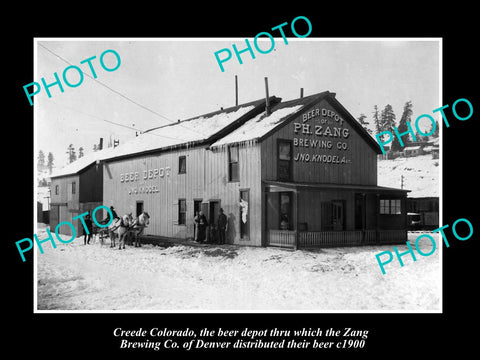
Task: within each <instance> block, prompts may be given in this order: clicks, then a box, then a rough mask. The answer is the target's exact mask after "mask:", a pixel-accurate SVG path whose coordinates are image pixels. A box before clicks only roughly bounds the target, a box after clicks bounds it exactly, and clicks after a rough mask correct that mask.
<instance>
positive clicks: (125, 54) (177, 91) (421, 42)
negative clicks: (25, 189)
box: [25, 37, 443, 168]
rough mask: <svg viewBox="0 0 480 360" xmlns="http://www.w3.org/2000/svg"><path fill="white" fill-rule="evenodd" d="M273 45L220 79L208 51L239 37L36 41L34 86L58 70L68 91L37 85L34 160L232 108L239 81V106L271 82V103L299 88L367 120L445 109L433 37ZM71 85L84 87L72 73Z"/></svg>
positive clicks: (263, 43)
mask: <svg viewBox="0 0 480 360" xmlns="http://www.w3.org/2000/svg"><path fill="white" fill-rule="evenodd" d="M260 39H261V40H260V41H259V42H258V44H259V47H260V48H261V49H268V48H269V47H270V40H268V38H265V39H266V40H265V39H263V40H262V38H260ZM274 40H275V47H274V50H272V51H271V52H269V53H267V54H261V53H259V52H258V51H256V49H255V48H254V47H253V45H252V47H253V51H254V54H255V59H252V57H251V55H250V54H249V52H245V53H242V54H241V57H242V60H243V64H240V63H239V62H238V60H237V59H236V57H235V54H233V55H232V58H231V59H230V60H229V61H226V62H224V63H223V66H224V68H225V71H224V72H222V71H221V70H220V67H219V65H218V64H217V61H216V59H215V55H214V53H215V52H216V51H219V50H221V49H224V48H228V49H229V50H230V51H231V52H232V53H233V49H232V44H236V46H237V48H238V49H239V50H241V49H244V48H245V46H246V45H245V38H232V39H225V38H221V39H220V38H219V39H213V38H205V39H182V38H169V39H162V38H157V39H150V38H149V39H140V38H129V39H95V38H88V39H77V38H74V39H69V38H59V39H50V38H48V39H36V42H35V50H36V55H35V57H36V61H35V62H34V63H35V69H34V79H32V82H33V81H36V82H38V83H41V79H42V78H44V79H45V82H46V83H47V84H50V83H53V82H54V73H55V72H56V73H57V74H58V76H59V78H60V79H61V81H62V84H63V87H64V92H63V93H62V92H61V91H60V89H59V87H58V86H56V85H54V86H52V87H50V92H51V98H49V97H48V96H47V94H46V92H45V89H43V88H42V90H41V92H40V93H39V94H38V95H35V97H34V103H35V105H34V117H35V133H36V147H35V159H36V158H37V155H36V154H38V151H39V150H42V151H43V152H44V153H45V154H47V153H48V152H52V153H53V155H54V158H55V161H54V163H55V166H56V167H57V168H60V167H62V166H64V165H66V163H67V155H66V151H67V147H68V146H69V144H73V146H74V148H75V149H78V148H79V147H83V148H84V149H85V150H84V153H89V152H91V151H92V149H93V145H94V144H96V143H98V142H99V138H100V137H102V138H103V139H104V144H106V143H108V142H109V141H110V139H119V140H120V142H121V143H123V142H125V141H128V140H129V139H131V138H133V137H135V131H136V130H137V131H144V130H147V129H150V128H153V127H157V126H160V125H165V124H169V123H171V122H175V121H177V120H178V119H187V118H190V117H194V116H198V115H201V114H205V113H209V112H212V111H216V110H219V109H220V107H224V108H226V107H230V106H234V105H235V75H237V76H238V97H239V103H240V104H241V103H245V102H249V101H252V100H257V99H260V98H263V97H264V96H265V81H264V78H265V77H268V85H269V95H270V96H272V95H274V96H277V97H281V98H282V99H283V100H291V99H295V98H298V97H299V96H300V88H303V89H304V95H305V96H308V95H311V94H315V93H319V92H322V91H326V90H328V91H330V92H334V93H336V98H337V99H338V100H339V101H340V103H342V104H343V106H344V107H345V108H346V109H347V110H348V111H349V112H350V113H351V114H352V115H353V116H354V117H355V118H358V117H359V115H360V114H361V113H363V114H365V115H366V116H367V121H371V120H372V112H373V107H374V105H377V106H378V108H379V109H380V110H381V109H383V108H384V107H385V105H387V104H390V105H392V107H393V110H394V112H395V115H396V117H397V121H398V120H399V119H400V117H401V115H402V111H403V106H404V104H405V102H407V101H412V103H413V116H412V120H414V119H416V117H417V116H419V115H421V114H430V115H433V114H432V110H433V109H436V108H438V107H440V106H441V105H443V104H441V97H440V87H441V78H440V73H441V68H440V67H441V58H440V50H441V49H440V46H441V44H440V42H439V40H437V39H395V40H392V39H388V38H386V39H369V38H366V39H361V40H358V39H355V40H354V39H333V38H332V39H321V38H303V39H297V38H288V44H285V43H284V41H283V39H282V38H281V37H280V38H275V39H274ZM249 41H250V43H252V44H253V39H249ZM106 50H114V51H116V52H117V53H118V55H119V56H120V59H121V63H120V66H119V67H118V69H116V70H115V71H111V72H108V71H105V70H104V69H103V68H102V66H101V64H100V56H101V54H102V53H103V52H104V51H106ZM223 55H224V54H222V55H221V56H223ZM92 56H96V58H95V59H93V60H91V64H92V66H93V67H94V69H95V72H96V75H97V78H96V79H93V78H91V77H89V76H88V75H90V76H91V71H90V69H89V66H88V64H87V63H84V64H80V62H81V61H83V60H85V59H88V58H91V57H92ZM104 61H105V65H106V67H109V68H113V67H114V66H115V65H116V58H115V57H114V56H113V54H112V53H106V54H105V56H104ZM70 65H75V66H78V67H80V68H81V69H82V71H84V73H85V74H86V75H84V76H83V81H82V82H81V83H80V85H79V86H77V87H68V86H67V85H66V84H65V83H64V82H63V79H62V74H63V71H64V69H65V68H66V67H67V66H70ZM67 79H68V80H69V81H70V82H71V83H77V82H79V81H80V78H79V75H78V74H77V73H76V71H75V70H74V69H71V70H69V71H68V72H67ZM25 101H26V102H27V104H28V100H27V98H26V99H25ZM436 115H438V114H436ZM434 117H435V118H437V119H439V118H438V116H434ZM113 123H115V124H113ZM77 153H78V151H77Z"/></svg>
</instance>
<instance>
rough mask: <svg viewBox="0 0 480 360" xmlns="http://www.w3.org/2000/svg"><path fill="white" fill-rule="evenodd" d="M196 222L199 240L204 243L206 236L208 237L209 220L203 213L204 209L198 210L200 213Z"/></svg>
mask: <svg viewBox="0 0 480 360" xmlns="http://www.w3.org/2000/svg"><path fill="white" fill-rule="evenodd" d="M195 222H196V223H197V231H198V235H197V242H199V243H203V242H205V238H206V237H207V226H208V221H207V218H206V217H205V215H203V212H202V211H199V212H198V215H197V216H196V217H195Z"/></svg>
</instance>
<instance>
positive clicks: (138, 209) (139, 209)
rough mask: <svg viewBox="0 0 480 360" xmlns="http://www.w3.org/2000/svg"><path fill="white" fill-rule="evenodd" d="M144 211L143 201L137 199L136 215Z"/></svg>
mask: <svg viewBox="0 0 480 360" xmlns="http://www.w3.org/2000/svg"><path fill="white" fill-rule="evenodd" d="M142 212H143V201H137V210H136V214H137V215H136V216H137V217H138V216H139V215H140V214H141V213H142Z"/></svg>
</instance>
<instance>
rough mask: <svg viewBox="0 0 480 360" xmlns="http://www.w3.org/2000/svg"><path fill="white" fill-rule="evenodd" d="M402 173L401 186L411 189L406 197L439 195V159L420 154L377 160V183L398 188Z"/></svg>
mask: <svg viewBox="0 0 480 360" xmlns="http://www.w3.org/2000/svg"><path fill="white" fill-rule="evenodd" d="M402 175H403V188H404V189H407V190H411V192H409V193H408V197H430V196H439V195H440V193H441V191H440V159H432V156H431V155H421V156H415V157H408V158H403V157H402V158H396V159H394V160H379V161H378V185H379V186H387V187H395V188H400V186H401V185H400V184H401V176H402Z"/></svg>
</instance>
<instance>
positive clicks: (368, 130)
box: [357, 114, 372, 135]
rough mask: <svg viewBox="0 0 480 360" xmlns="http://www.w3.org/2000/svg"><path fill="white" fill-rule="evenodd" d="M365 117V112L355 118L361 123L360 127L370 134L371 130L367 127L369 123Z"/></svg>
mask: <svg viewBox="0 0 480 360" xmlns="http://www.w3.org/2000/svg"><path fill="white" fill-rule="evenodd" d="M366 118H367V116H366V115H365V114H360V116H359V117H358V119H357V120H358V122H359V123H360V125H362V127H363V128H364V129H365V131H366V132H368V133H369V134H370V135H372V130H371V129H370V128H369V127H368V125H370V123H369V122H368V121H366V120H365V119H366Z"/></svg>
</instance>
